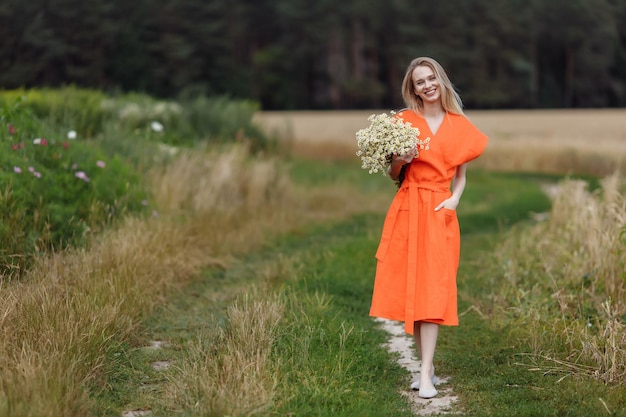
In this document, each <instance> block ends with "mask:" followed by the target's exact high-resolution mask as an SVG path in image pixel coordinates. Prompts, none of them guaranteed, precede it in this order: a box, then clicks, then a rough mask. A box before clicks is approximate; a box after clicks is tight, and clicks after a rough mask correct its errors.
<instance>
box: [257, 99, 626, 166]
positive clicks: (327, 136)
mask: <svg viewBox="0 0 626 417" xmlns="http://www.w3.org/2000/svg"><path fill="white" fill-rule="evenodd" d="M383 111H384V110H358V111H292V112H259V113H258V114H257V115H256V119H255V121H256V122H257V123H258V124H259V125H261V126H262V127H263V128H265V129H266V130H267V131H269V132H271V133H273V134H275V135H276V136H278V137H279V138H281V140H283V141H285V142H286V143H287V144H289V146H290V147H291V149H292V151H293V153H294V154H296V155H306V156H311V157H316V158H322V159H349V158H355V160H356V156H355V154H354V153H355V151H356V142H355V132H356V131H357V130H358V129H361V128H364V127H366V126H367V125H368V124H369V122H368V120H367V117H368V116H369V115H371V114H376V113H381V112H383ZM466 114H467V116H468V117H469V118H470V119H471V120H472V121H473V122H474V124H476V125H477V126H478V127H479V128H480V129H481V130H482V131H483V132H485V133H486V134H487V135H488V136H489V138H490V141H489V145H488V146H487V149H486V151H485V153H484V154H483V155H482V156H481V157H480V158H479V159H478V160H476V161H475V162H473V163H472V164H474V165H475V166H479V167H482V168H485V169H491V170H498V171H526V172H544V173H559V174H591V175H598V176H602V175H607V174H610V173H613V172H615V171H621V172H625V171H626V109H579V110H489V111H467V113H466Z"/></svg>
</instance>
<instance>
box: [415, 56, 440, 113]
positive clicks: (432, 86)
mask: <svg viewBox="0 0 626 417" xmlns="http://www.w3.org/2000/svg"><path fill="white" fill-rule="evenodd" d="M411 77H412V79H413V88H414V91H415V94H417V96H418V97H419V98H421V99H422V101H423V102H424V104H426V103H431V104H433V103H436V102H437V101H439V100H441V86H440V85H439V80H438V79H437V76H436V75H435V73H434V72H433V70H432V68H430V67H429V66H426V65H420V66H417V67H415V69H414V70H413V73H412V74H411Z"/></svg>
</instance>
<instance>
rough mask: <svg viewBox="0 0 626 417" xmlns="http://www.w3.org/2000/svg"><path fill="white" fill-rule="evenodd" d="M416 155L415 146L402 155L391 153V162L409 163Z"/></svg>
mask: <svg viewBox="0 0 626 417" xmlns="http://www.w3.org/2000/svg"><path fill="white" fill-rule="evenodd" d="M416 156H417V148H413V149H411V150H410V151H408V152H407V153H405V154H404V155H392V157H391V162H392V163H393V162H396V163H401V164H402V165H404V164H408V163H410V162H411V161H412V160H413V159H414V158H415V157H416Z"/></svg>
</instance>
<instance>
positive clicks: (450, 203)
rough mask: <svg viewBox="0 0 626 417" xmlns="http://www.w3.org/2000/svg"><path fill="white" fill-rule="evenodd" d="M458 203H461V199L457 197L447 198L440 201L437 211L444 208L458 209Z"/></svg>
mask: <svg viewBox="0 0 626 417" xmlns="http://www.w3.org/2000/svg"><path fill="white" fill-rule="evenodd" d="M458 205H459V200H458V199H456V198H455V197H450V198H446V199H445V200H443V201H442V202H441V203H439V205H438V206H437V207H435V211H439V210H441V209H442V208H445V209H448V210H456V206H458Z"/></svg>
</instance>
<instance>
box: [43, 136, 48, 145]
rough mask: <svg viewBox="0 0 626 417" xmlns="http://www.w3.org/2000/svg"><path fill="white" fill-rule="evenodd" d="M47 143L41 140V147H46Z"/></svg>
mask: <svg viewBox="0 0 626 417" xmlns="http://www.w3.org/2000/svg"><path fill="white" fill-rule="evenodd" d="M47 144H48V141H47V140H46V139H45V138H41V146H46V145H47Z"/></svg>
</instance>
